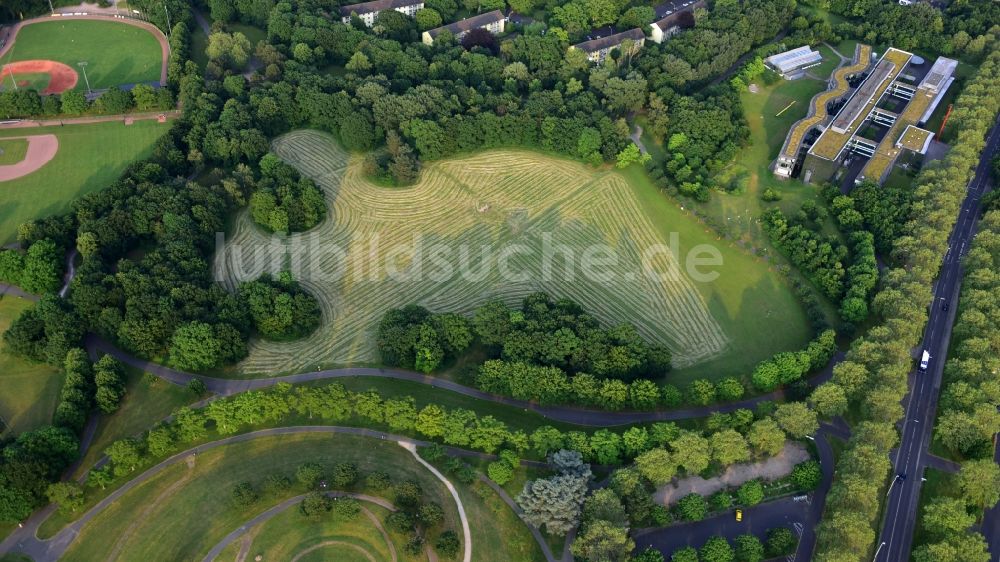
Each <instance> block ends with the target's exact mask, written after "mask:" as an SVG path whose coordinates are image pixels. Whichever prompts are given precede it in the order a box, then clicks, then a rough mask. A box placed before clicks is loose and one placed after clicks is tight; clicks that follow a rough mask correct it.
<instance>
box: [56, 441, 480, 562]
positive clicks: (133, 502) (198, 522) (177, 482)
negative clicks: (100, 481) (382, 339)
mask: <svg viewBox="0 0 1000 562" xmlns="http://www.w3.org/2000/svg"><path fill="white" fill-rule="evenodd" d="M306 462H317V463H320V464H321V465H323V466H326V467H328V468H329V467H330V466H332V465H334V464H336V463H339V462H354V463H356V464H357V465H358V469H359V471H360V472H361V473H362V474H366V473H369V472H372V471H375V470H382V471H385V472H388V473H389V475H390V476H391V477H392V480H393V482H402V481H404V480H414V481H416V482H418V483H419V484H420V485H421V487H422V489H423V491H424V498H425V500H426V501H433V502H436V503H438V504H440V505H441V506H442V507H443V508H444V511H445V522H444V527H443V528H449V529H455V530H458V531H459V532H460V529H461V528H460V524H459V523H458V515H457V512H456V509H455V504H454V501H453V500H452V498H451V496H450V495H449V494H448V492H447V490H446V489H445V488H444V485H443V484H441V482H440V481H438V480H437V479H436V478H435V477H434V475H432V474H431V473H430V472H429V471H427V470H426V469H425V468H424V467H422V466H420V465H419V464H418V463H417V462H416V460H415V459H413V457H412V455H411V454H410V453H409V452H408V451H406V450H404V449H403V448H402V447H400V446H399V445H397V444H396V443H395V442H391V441H379V440H375V439H368V438H363V437H355V436H348V435H331V434H326V435H310V434H299V435H285V436H278V437H261V438H258V439H254V440H252V441H248V442H244V443H238V444H234V445H227V446H223V447H219V448H216V449H212V450H210V451H206V452H204V453H202V454H199V455H197V457H191V458H189V459H188V462H180V463H177V464H176V465H174V466H172V467H170V468H168V469H166V470H164V471H162V472H161V473H159V474H157V475H156V476H155V477H153V478H151V479H150V480H149V481H147V482H145V483H143V484H142V485H140V486H138V487H137V488H135V489H133V490H131V491H130V492H129V493H128V494H125V496H123V497H122V498H120V499H119V500H118V501H117V502H115V503H114V504H113V505H112V506H110V507H109V508H108V509H106V510H105V511H103V512H101V514H99V515H98V516H97V517H95V518H94V519H93V520H92V521H91V522H90V523H89V524H87V525H86V526H84V528H83V530H82V531H81V533H80V535H79V536H78V537H77V538H76V540H75V541H74V543H73V545H72V546H71V547H70V549H69V550H68V551H67V552H66V554H65V556H64V557H63V558H62V559H63V560H67V561H74V560H94V561H96V560H107V559H119V560H144V561H146V562H153V561H156V560H200V559H201V558H202V557H203V556H204V555H205V554H206V553H207V552H208V550H209V549H211V548H212V546H214V545H215V544H216V543H218V541H219V540H221V539H222V538H223V537H224V536H225V535H226V534H228V533H229V532H231V531H232V530H234V529H236V528H237V527H239V526H240V525H242V524H243V523H244V522H245V521H247V520H248V519H250V518H252V517H253V516H255V515H256V514H258V513H260V512H262V511H264V510H266V509H267V508H269V507H271V506H272V505H275V504H277V503H280V502H281V501H282V500H283V499H285V498H287V497H292V496H295V495H298V494H301V493H303V490H302V489H301V487H300V486H293V488H292V489H291V490H288V491H287V493H285V494H283V495H282V496H280V497H270V496H265V497H263V498H262V499H261V500H260V501H259V502H258V503H257V504H255V505H253V506H251V507H249V508H247V509H241V508H237V507H235V506H234V505H233V504H232V503H231V502H230V501H229V495H230V491H231V490H232V488H233V486H235V485H236V484H238V483H240V482H244V481H250V482H254V483H257V484H260V483H261V482H262V481H263V479H264V477H265V476H267V475H268V474H272V473H280V474H283V475H286V476H288V477H289V478H291V479H292V480H293V481H294V473H295V469H296V468H297V467H298V466H299V465H301V464H303V463H306Z"/></svg>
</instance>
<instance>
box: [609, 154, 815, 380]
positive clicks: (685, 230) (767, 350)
mask: <svg viewBox="0 0 1000 562" xmlns="http://www.w3.org/2000/svg"><path fill="white" fill-rule="evenodd" d="M624 173H625V176H626V177H627V178H628V179H629V184H630V185H631V187H632V189H633V192H634V193H635V194H636V196H637V198H638V200H639V201H640V202H641V204H642V207H643V209H644V210H645V211H646V214H647V215H648V216H649V217H650V219H651V220H652V221H653V223H654V224H655V226H656V227H657V228H658V229H659V230H660V232H661V234H662V236H664V237H665V238H666V237H669V235H670V233H677V235H678V236H677V237H678V239H679V241H680V244H679V247H680V251H681V254H680V255H682V256H683V255H686V253H687V252H688V251H689V250H690V249H691V247H692V246H694V245H696V244H700V243H706V242H707V243H708V244H710V245H711V246H713V247H714V248H716V249H717V250H718V251H719V253H720V254H721V255H722V259H723V265H722V266H721V267H719V268H718V269H717V271H718V272H719V276H718V278H717V279H715V280H714V281H713V282H711V283H695V287H697V289H698V290H699V291H700V292H701V296H702V298H703V299H704V301H705V302H706V303H708V306H709V310H710V311H711V313H712V317H713V318H716V319H717V320H719V321H720V322H722V323H723V325H724V326H725V328H726V331H727V333H730V334H733V335H734V337H733V338H732V341H731V345H730V348H729V349H728V350H727V351H726V353H725V354H723V355H720V356H718V357H717V358H714V359H710V360H708V361H705V362H703V363H699V364H696V365H693V366H691V367H687V368H684V369H677V370H674V371H672V372H671V373H670V374H669V375H668V376H667V380H668V381H669V382H672V383H674V384H677V385H681V386H683V385H685V384H687V383H688V382H690V381H691V380H694V379H695V378H700V377H707V378H709V379H714V380H718V379H721V378H723V377H728V376H737V377H740V376H743V377H749V374H750V371H751V370H752V369H753V367H754V365H756V364H757V363H758V362H760V361H762V360H763V359H766V358H767V357H770V356H771V355H773V354H774V353H776V352H778V351H787V350H793V349H798V348H800V347H802V346H803V345H805V344H806V343H807V342H808V341H809V338H810V329H809V324H808V320H807V318H806V315H805V312H804V311H803V310H802V307H801V306H800V304H799V302H798V300H797V299H796V297H795V295H794V293H793V292H792V290H791V289H790V287H788V285H787V284H786V283H785V282H784V280H783V279H782V277H781V276H780V275H779V274H778V273H777V272H776V271H774V269H773V268H771V267H767V266H765V264H763V263H762V260H761V258H758V257H754V256H752V255H750V254H749V253H747V252H746V251H744V250H743V249H741V248H739V247H737V246H736V245H735V244H733V243H731V242H729V241H726V240H725V239H721V238H720V237H719V236H717V235H714V234H713V233H712V231H711V230H710V229H709V228H708V227H707V226H705V225H703V224H701V223H699V222H697V221H696V220H694V218H693V217H692V216H691V215H690V214H689V213H688V212H686V211H685V210H682V208H681V206H679V205H678V204H677V203H676V202H674V201H671V200H670V199H668V198H666V197H665V196H664V195H663V194H662V193H660V191H659V190H658V189H657V188H656V187H655V186H654V185H653V184H652V183H651V182H650V181H649V177H648V176H647V175H646V174H645V172H644V171H643V170H642V169H641V168H639V167H638V166H631V167H629V168H627V169H626V170H625V171H624ZM723 197H724V195H721V194H716V193H713V200H715V201H719V200H721V199H722V198H723ZM744 199H749V197H747V196H744ZM732 212H733V214H738V213H736V212H735V210H733V211H732ZM706 235H707V236H709V237H710V238H709V240H708V241H706V240H705V238H706Z"/></svg>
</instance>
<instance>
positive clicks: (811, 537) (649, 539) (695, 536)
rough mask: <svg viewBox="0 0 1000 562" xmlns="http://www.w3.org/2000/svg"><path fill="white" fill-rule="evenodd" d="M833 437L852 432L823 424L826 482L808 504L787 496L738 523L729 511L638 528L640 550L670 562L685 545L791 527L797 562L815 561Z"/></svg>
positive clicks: (750, 510)
mask: <svg viewBox="0 0 1000 562" xmlns="http://www.w3.org/2000/svg"><path fill="white" fill-rule="evenodd" d="M830 436H835V437H838V438H840V439H844V440H846V439H848V438H849V437H850V433H849V430H848V429H846V428H844V427H841V426H838V425H830V424H823V426H822V427H821V428H820V431H819V434H818V438H817V439H816V450H817V452H818V453H819V461H820V467H821V468H822V471H823V479H822V480H821V482H820V485H819V488H817V489H816V490H815V491H814V492H812V493H811V494H808V501H795V500H794V498H792V497H785V498H782V499H779V500H775V501H772V502H767V503H763V504H760V505H756V506H754V507H747V508H743V521H736V517H735V516H734V512H733V511H728V512H725V513H723V514H721V515H717V516H715V517H712V518H709V519H705V520H704V521H695V522H691V523H682V524H680V525H671V526H669V527H659V528H650V529H637V530H636V531H635V532H634V533H633V536H634V538H635V544H636V548H637V549H638V550H642V549H644V548H647V547H653V548H655V549H657V550H659V551H660V552H661V553H663V555H664V557H666V559H667V560H669V559H670V555H671V554H673V552H674V551H676V550H677V549H680V548H684V547H685V546H693V547H695V548H701V546H702V545H703V544H705V542H707V541H708V539H709V538H711V537H713V536H723V537H726V538H727V539H729V540H730V541H732V540H733V539H734V538H735V537H736V536H738V535H744V534H748V533H749V534H752V535H755V536H756V537H758V538H759V539H761V540H762V541H763V540H765V538H766V534H767V531H768V530H770V529H774V528H776V527H787V528H788V529H790V530H793V531H794V532H795V534H796V535H798V536H799V544H798V547H797V548H796V550H795V559H796V560H803V561H805V560H811V559H812V553H813V550H814V549H815V547H816V524H817V523H819V520H820V517H822V515H823V507H824V506H825V505H826V494H827V492H829V491H830V485H831V484H832V483H833V464H834V463H833V449H832V448H831V447H830V443H829V442H828V441H827V439H828V437H830Z"/></svg>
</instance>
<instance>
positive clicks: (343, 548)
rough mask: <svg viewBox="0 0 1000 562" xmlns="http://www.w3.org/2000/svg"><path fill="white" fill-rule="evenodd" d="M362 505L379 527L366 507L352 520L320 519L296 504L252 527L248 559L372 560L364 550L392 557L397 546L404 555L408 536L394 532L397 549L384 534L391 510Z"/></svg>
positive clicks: (378, 556)
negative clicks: (307, 515)
mask: <svg viewBox="0 0 1000 562" xmlns="http://www.w3.org/2000/svg"><path fill="white" fill-rule="evenodd" d="M360 505H361V507H363V508H364V510H366V511H367V512H369V513H371V514H372V515H374V516H375V517H376V518H377V520H378V521H379V522H380V523H379V526H378V527H376V526H375V524H374V522H372V520H371V519H370V518H369V517H368V514H367V513H365V511H362V512H361V513H359V514H358V515H357V517H355V518H354V519H352V520H348V521H344V520H337V519H336V518H329V519H321V520H318V521H317V520H313V519H309V518H307V517H303V516H302V514H300V513H299V511H298V509H295V508H292V509H289V510H287V511H284V512H282V513H281V514H279V515H276V516H275V517H274V518H273V519H271V520H269V521H267V522H265V523H263V524H261V525H259V526H257V527H255V528H253V529H251V530H250V531H249V533H250V534H252V535H253V540H252V542H251V545H250V550H249V553H250V555H249V557H248V559H251V560H252V559H254V558H255V557H257V556H258V555H261V556H263V557H264V560H298V561H299V562H305V561H307V560H337V561H341V560H343V561H345V562H346V561H353V560H358V561H364V562H370V559H369V558H367V557H365V556H364V555H363V554H361V553H362V552H365V553H367V554H368V555H369V556H371V557H372V558H374V559H375V560H378V561H383V560H385V561H388V560H391V559H392V555H391V553H392V552H393V550H394V551H395V552H396V554H397V556H400V555H402V554H403V545H404V544H405V543H406V538H405V537H402V536H401V535H400V536H399V537H392V536H390V540H392V549H393V550H390V547H389V545H388V544H386V542H385V538H384V537H383V536H382V530H385V527H384V526H382V524H381V521H384V520H385V517H386V515H388V514H389V513H390V512H389V510H387V509H385V508H383V507H380V506H378V505H375V504H372V503H368V502H360ZM394 534H398V533H394ZM393 539H396V540H393ZM237 542H239V541H237ZM222 559H223V558H221V557H220V560H222Z"/></svg>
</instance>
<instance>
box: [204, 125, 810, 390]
mask: <svg viewBox="0 0 1000 562" xmlns="http://www.w3.org/2000/svg"><path fill="white" fill-rule="evenodd" d="M273 149H274V150H275V152H276V153H277V154H278V155H279V156H281V157H283V158H285V159H286V160H288V161H289V162H290V163H291V164H292V165H294V166H297V167H298V168H300V170H301V171H303V173H304V174H305V175H307V176H311V177H315V178H318V180H319V184H320V186H321V187H322V188H323V189H324V190H325V191H326V192H327V198H328V201H329V203H330V208H331V216H333V217H341V216H354V215H356V213H357V212H358V209H364V210H365V211H364V212H366V213H369V214H370V215H371V217H372V218H371V219H370V220H366V221H365V222H364V225H365V229H364V231H357V232H355V231H354V230H355V229H356V226H357V225H355V224H353V223H351V222H350V221H344V220H340V219H339V218H338V219H335V220H330V221H325V222H324V223H323V224H321V225H320V226H318V227H317V228H314V229H312V230H310V231H309V232H307V233H304V234H303V236H304V237H305V238H303V240H302V241H303V242H305V243H312V242H315V243H317V244H326V243H329V242H332V241H335V240H341V239H350V240H352V241H353V242H352V244H350V246H349V248H348V251H349V252H351V254H350V255H354V254H353V253H356V252H359V251H361V248H362V247H364V244H360V243H354V242H361V241H368V240H375V239H378V240H379V248H392V247H394V244H397V243H403V244H407V243H409V242H408V241H410V240H412V237H411V236H410V232H419V233H420V237H421V238H423V239H434V240H435V241H437V240H441V241H442V243H445V244H452V245H453V247H454V248H456V249H457V248H461V247H470V248H480V247H483V245H484V244H488V246H489V247H492V248H501V247H503V246H504V245H507V244H511V243H514V242H516V243H517V244H521V245H524V246H525V247H526V248H527V250H528V253H527V254H525V257H524V258H523V259H522V258H519V259H518V263H517V268H518V272H519V273H521V272H522V271H523V273H525V274H526V279H527V280H529V281H528V282H527V283H524V282H521V281H517V282H514V280H513V279H511V278H509V277H507V276H505V275H503V274H501V269H502V268H500V267H494V266H493V265H492V264H490V263H486V264H484V265H486V266H489V267H488V269H487V271H486V272H485V276H481V275H477V276H469V275H464V274H462V271H461V270H460V269H461V268H455V269H451V270H450V271H449V272H447V274H446V276H445V278H444V280H441V279H439V278H437V277H436V276H434V277H435V278H434V279H431V278H429V277H426V276H424V277H418V278H415V279H414V281H415V282H412V283H409V284H408V285H407V286H406V289H405V290H400V288H399V285H398V283H394V282H391V281H392V280H391V278H390V277H389V276H388V275H386V273H387V272H388V271H389V268H383V267H382V265H381V264H386V263H390V262H391V263H392V265H393V269H394V268H395V267H396V262H395V261H393V260H399V258H394V257H392V256H390V255H385V256H381V255H375V256H368V257H367V258H366V259H368V260H369V263H377V264H379V266H378V267H377V270H376V271H374V272H369V274H368V275H366V277H365V278H364V279H359V281H358V282H351V283H331V282H327V281H326V280H322V279H317V280H314V281H313V282H312V283H311V284H310V287H309V288H310V290H311V291H312V292H313V294H314V295H315V296H316V298H317V300H318V301H319V302H320V307H321V308H323V309H324V311H331V312H330V314H329V315H324V317H325V318H328V321H327V322H324V323H323V325H321V326H320V328H319V329H317V330H316V332H314V333H313V334H311V335H310V336H308V337H307V338H304V339H301V340H298V341H295V342H280V343H274V342H267V341H260V340H255V341H253V342H251V344H250V348H249V351H250V353H249V356H248V357H247V359H245V360H244V361H243V362H241V363H240V365H239V366H238V370H239V371H241V373H239V374H237V375H236V376H260V375H261V374H263V373H267V374H269V375H270V374H272V373H274V372H275V371H278V372H296V371H299V372H301V371H306V370H309V371H312V370H316V369H317V368H321V367H322V366H327V367H329V366H344V365H359V364H360V365H364V364H372V363H375V362H377V361H378V354H377V349H375V346H374V338H373V335H374V334H373V332H374V327H375V326H376V325H377V323H378V321H379V320H380V319H381V318H382V316H383V315H384V314H385V311H386V310H388V309H389V308H395V307H400V306H403V305H406V304H409V303H413V302H417V303H420V304H423V305H425V306H427V307H428V308H430V309H432V310H435V311H454V312H458V313H463V314H468V313H471V312H472V311H473V309H474V308H475V306H476V305H477V304H478V303H479V302H482V299H484V298H501V299H503V300H505V301H506V302H507V303H508V304H511V305H515V306H516V305H517V304H518V303H519V302H520V301H521V300H522V299H523V297H524V295H525V291H526V290H529V289H528V287H529V286H530V290H541V291H546V292H548V293H549V294H552V295H554V296H557V297H568V298H572V299H575V300H576V301H577V302H580V303H581V304H582V305H583V306H584V307H585V308H586V309H587V310H590V311H592V312H593V314H594V315H595V317H597V318H598V319H599V320H600V321H602V322H604V323H606V324H617V323H621V322H632V323H633V324H634V325H636V326H637V328H638V330H639V332H640V334H642V335H643V336H644V337H646V338H647V339H649V340H650V341H655V342H658V343H661V344H663V345H666V346H668V347H669V348H671V349H672V350H673V351H674V356H675V362H674V363H675V365H676V366H678V367H684V368H683V369H680V370H678V371H676V372H675V373H671V374H670V375H668V378H671V377H672V378H674V380H676V381H677V382H678V383H679V384H683V383H685V382H686V381H687V380H690V378H691V377H701V376H708V377H711V378H721V377H725V376H731V375H743V374H747V373H749V371H750V370H751V368H752V367H753V366H754V365H755V364H756V363H758V362H759V361H761V360H763V359H765V358H767V357H770V356H771V355H773V354H774V353H776V352H778V351H787V350H791V349H797V348H799V347H801V346H802V345H803V344H804V343H805V342H806V341H807V340H808V338H809V329H808V325H807V322H806V318H805V314H804V312H803V311H802V309H801V306H800V305H799V303H798V301H797V299H796V297H795V295H794V292H793V291H792V290H791V288H790V287H789V286H788V285H787V284H786V283H784V280H783V278H782V276H781V275H780V274H778V273H777V272H776V271H774V270H771V268H770V267H769V265H768V264H767V263H765V262H764V261H763V260H762V259H757V258H755V257H753V256H751V255H750V254H749V253H747V252H745V251H743V250H742V249H740V248H738V247H737V246H736V245H734V244H731V243H729V242H728V241H723V240H722V239H720V237H719V236H718V235H717V234H716V232H715V231H714V230H712V228H710V227H709V226H708V225H706V224H704V223H702V222H700V221H699V220H698V218H697V217H696V216H694V215H693V214H692V213H691V211H690V210H689V209H688V210H686V209H683V208H682V207H681V206H680V205H678V203H677V202H676V201H673V200H671V199H669V198H666V197H664V196H663V194H661V193H660V191H659V190H658V189H656V188H655V187H654V186H653V185H652V184H651V182H650V180H649V178H648V176H647V175H646V174H645V173H644V171H643V169H642V168H641V167H639V166H635V167H632V168H629V169H626V170H624V171H622V172H617V171H613V170H610V169H608V168H602V169H598V170H595V169H593V168H589V167H586V166H583V165H582V164H580V163H578V162H574V161H570V160H568V159H565V158H555V157H552V156H548V155H543V154H539V153H537V152H529V151H523V150H497V151H490V152H488V153H479V154H475V155H469V156H463V157H461V158H455V159H448V160H442V161H440V162H434V163H432V164H429V165H428V166H427V167H425V168H424V170H423V172H422V175H421V179H420V181H419V182H418V183H417V184H416V185H414V186H412V187H408V188H406V189H405V190H387V189H384V188H381V187H378V186H374V185H372V184H371V183H370V182H367V181H366V180H365V179H364V177H363V176H362V175H361V174H360V173H357V172H358V168H357V166H358V165H359V164H360V161H359V159H358V158H352V157H351V156H350V155H348V154H346V153H344V152H343V151H342V150H341V149H340V148H339V147H338V146H337V145H336V141H335V140H333V139H331V138H330V137H329V136H328V135H324V134H322V133H318V132H315V131H296V132H293V133H289V134H288V135H284V136H282V137H280V138H278V139H276V140H275V141H274V144H273ZM323 170H327V172H324V171H323ZM329 170H337V172H336V173H329V172H328V171H329ZM498 186H499V187H500V188H498ZM454 193H462V196H461V197H456V196H455V195H454ZM475 201H480V202H484V201H485V202H488V205H487V207H486V209H487V210H488V212H486V211H479V210H477V209H478V207H477V206H476V204H475ZM397 216H399V217H403V216H405V217H407V220H405V221H400V220H398V219H397V218H396V217H397ZM403 227H405V228H403ZM512 227H513V228H512ZM231 230H232V233H231V235H230V236H227V244H228V246H227V249H226V251H225V255H223V256H221V257H222V259H221V264H222V265H221V267H222V269H221V270H220V271H224V272H225V278H226V280H225V281H224V284H225V285H227V286H234V284H235V283H236V282H237V281H239V280H243V279H244V278H245V277H244V276H245V275H252V276H253V275H256V274H257V273H256V272H247V271H243V261H242V260H240V259H238V258H239V256H238V254H237V251H236V250H235V249H236V248H242V249H248V248H254V247H258V246H259V245H261V244H270V242H269V239H266V240H265V239H264V238H263V237H262V236H263V235H262V233H261V232H260V230H259V229H256V228H255V227H254V226H253V225H252V224H251V223H250V222H249V219H248V215H246V214H245V213H244V214H241V215H239V216H238V217H237V218H236V220H235V221H234V226H233V227H232V229H231ZM344 237H348V238H344ZM547 243H551V244H552V246H551V247H555V245H558V247H560V248H567V249H569V251H570V252H575V251H576V250H579V252H580V254H575V255H574V258H573V260H567V261H564V260H563V259H562V258H561V257H559V256H556V257H555V261H556V263H555V264H552V263H551V262H548V261H545V260H547V259H551V258H552V256H551V252H548V251H547V248H548V249H551V247H550V246H546V244H547ZM463 245H467V246H463ZM596 245H600V246H601V247H602V248H601V249H603V248H609V249H610V250H609V251H610V252H612V254H613V255H614V258H613V259H614V260H615V262H616V265H615V267H614V270H615V271H614V274H613V275H610V276H604V275H602V276H601V278H600V279H598V278H596V277H595V276H591V275H589V273H588V272H587V271H585V270H582V269H581V268H579V267H577V265H579V264H580V263H581V261H582V260H581V259H580V258H577V257H575V256H576V255H580V256H586V255H587V254H585V253H584V252H588V251H590V250H591V249H593V248H594V247H595V246H596ZM400 247H405V246H400ZM484 249H486V248H484ZM378 252H382V250H378ZM559 252H560V255H561V254H562V252H563V250H559ZM715 252H717V254H715ZM459 253H460V252H455V253H454V254H453V255H458V254H459ZM496 253H500V252H499V251H497V252H496ZM713 254H715V255H718V256H720V257H721V265H719V264H713V265H709V266H702V267H697V266H694V265H691V264H692V263H693V259H695V260H696V259H702V258H705V257H708V256H710V257H714V256H713ZM366 255H367V254H366ZM692 258H693V259H692ZM324 259H325V258H324ZM347 261H348V262H350V263H353V261H352V258H350V257H348V259H347ZM543 261H545V263H543ZM567 263H569V265H570V267H566V264H567ZM319 265H320V266H323V265H322V264H319ZM549 265H551V266H552V267H551V268H549V267H548V266H549ZM522 268H523V270H522ZM567 271H568V272H567ZM678 271H679V272H680V273H681V274H680V275H676V274H675V273H676V272H678ZM354 273H355V272H353V271H348V272H346V275H348V276H353V275H354ZM650 273H653V275H650ZM699 273H703V274H705V277H704V278H702V277H701V276H700V275H698V274H699ZM608 277H610V279H609V278H608ZM332 311H336V312H335V313H334V312H332Z"/></svg>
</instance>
